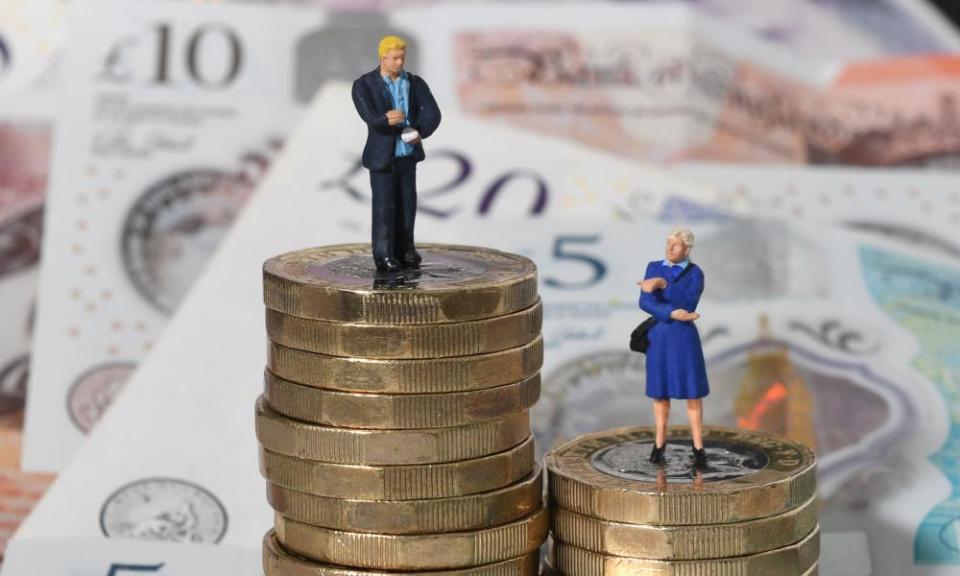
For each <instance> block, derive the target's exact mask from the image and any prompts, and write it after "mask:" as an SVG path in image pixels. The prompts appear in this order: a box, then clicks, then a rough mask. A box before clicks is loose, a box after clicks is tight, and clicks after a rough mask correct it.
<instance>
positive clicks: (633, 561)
mask: <svg viewBox="0 0 960 576" xmlns="http://www.w3.org/2000/svg"><path fill="white" fill-rule="evenodd" d="M654 437H655V433H654V430H653V429H651V428H620V429H616V430H610V431H607V432H598V433H595V434H588V435H585V436H581V437H579V438H576V439H574V440H572V441H570V442H567V443H565V444H563V445H560V446H558V447H556V448H555V449H554V450H552V451H551V452H550V453H549V454H548V455H547V457H546V460H545V466H546V467H547V470H548V476H549V499H550V501H549V502H550V507H551V512H552V520H551V535H550V540H551V542H550V546H549V555H548V556H549V557H548V562H549V566H548V567H547V569H546V570H545V571H547V572H553V573H558V574H563V575H566V576H640V575H643V576H772V575H776V576H801V575H802V576H811V575H815V574H817V570H818V559H819V556H820V530H819V522H818V518H819V513H818V507H817V506H818V501H817V491H816V476H815V474H816V459H815V456H814V453H813V452H812V451H811V450H809V449H808V448H806V447H805V446H803V445H802V444H799V443H796V442H792V441H790V440H787V439H785V438H783V437H781V436H778V435H776V434H769V433H765V432H755V431H748V430H740V429H734V428H722V427H709V428H707V429H706V430H705V432H704V448H705V449H706V451H707V467H706V468H705V469H702V470H697V469H695V467H694V466H693V455H692V450H691V440H690V431H689V429H688V428H681V427H678V428H675V429H671V430H670V432H669V434H668V440H667V444H666V450H665V454H664V460H665V461H664V463H663V464H662V465H658V464H654V463H651V462H650V461H649V454H650V450H651V448H652V447H653V441H654Z"/></svg>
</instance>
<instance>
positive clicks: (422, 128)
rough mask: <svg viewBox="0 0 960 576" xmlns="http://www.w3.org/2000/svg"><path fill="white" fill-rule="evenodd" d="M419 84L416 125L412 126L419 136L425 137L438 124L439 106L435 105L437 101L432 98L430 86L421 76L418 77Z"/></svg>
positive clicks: (431, 132)
mask: <svg viewBox="0 0 960 576" xmlns="http://www.w3.org/2000/svg"><path fill="white" fill-rule="evenodd" d="M419 84H420V90H421V92H420V93H419V95H418V96H419V102H420V105H419V106H418V107H417V125H416V126H414V128H416V129H417V132H419V133H420V138H427V137H428V136H430V135H431V134H433V131H434V130H436V129H437V126H439V125H440V107H439V106H437V101H436V100H435V99H434V98H433V93H431V92H430V87H429V86H427V83H426V82H425V81H424V80H423V79H422V78H420V79H419Z"/></svg>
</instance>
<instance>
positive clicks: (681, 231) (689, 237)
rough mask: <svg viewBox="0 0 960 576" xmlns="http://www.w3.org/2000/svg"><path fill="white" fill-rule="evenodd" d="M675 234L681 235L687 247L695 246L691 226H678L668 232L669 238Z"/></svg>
mask: <svg viewBox="0 0 960 576" xmlns="http://www.w3.org/2000/svg"><path fill="white" fill-rule="evenodd" d="M674 236H679V237H680V239H681V240H683V243H684V244H686V246H687V248H693V241H694V237H693V232H691V231H690V229H689V228H681V227H677V228H674V229H673V230H671V231H670V233H669V234H667V238H673V237H674Z"/></svg>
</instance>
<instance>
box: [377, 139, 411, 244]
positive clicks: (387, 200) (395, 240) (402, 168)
mask: <svg viewBox="0 0 960 576" xmlns="http://www.w3.org/2000/svg"><path fill="white" fill-rule="evenodd" d="M370 188H371V190H372V191H373V218H372V219H371V222H372V223H373V238H372V240H373V257H374V258H375V259H377V260H382V259H383V258H387V257H390V256H392V257H394V258H397V259H398V260H403V257H404V254H406V253H407V251H410V250H413V249H414V243H413V225H414V221H415V219H416V216H417V161H416V160H415V159H414V158H413V156H412V155H411V156H401V157H399V158H394V159H393V160H392V161H391V164H390V167H389V168H387V169H386V170H382V171H380V170H377V171H375V170H371V171H370Z"/></svg>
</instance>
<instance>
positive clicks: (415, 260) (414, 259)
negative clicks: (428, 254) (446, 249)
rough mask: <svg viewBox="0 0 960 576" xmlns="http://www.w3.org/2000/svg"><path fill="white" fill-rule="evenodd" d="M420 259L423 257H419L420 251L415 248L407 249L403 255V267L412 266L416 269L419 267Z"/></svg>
mask: <svg viewBox="0 0 960 576" xmlns="http://www.w3.org/2000/svg"><path fill="white" fill-rule="evenodd" d="M422 261H423V258H421V257H420V253H419V252H417V251H416V250H412V249H411V250H407V252H406V254H404V255H403V267H404V268H413V269H414V270H416V269H417V268H419V267H420V262H422Z"/></svg>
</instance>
